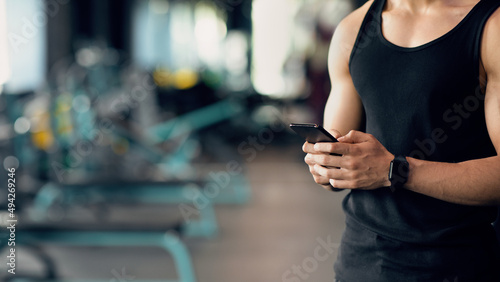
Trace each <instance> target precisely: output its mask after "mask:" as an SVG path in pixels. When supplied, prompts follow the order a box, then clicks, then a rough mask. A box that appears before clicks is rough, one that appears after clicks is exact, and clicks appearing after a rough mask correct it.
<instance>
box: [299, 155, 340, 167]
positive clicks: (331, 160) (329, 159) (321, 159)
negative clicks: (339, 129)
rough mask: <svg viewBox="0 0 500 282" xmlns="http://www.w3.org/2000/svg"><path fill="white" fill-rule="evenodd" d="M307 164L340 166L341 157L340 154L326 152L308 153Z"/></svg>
mask: <svg viewBox="0 0 500 282" xmlns="http://www.w3.org/2000/svg"><path fill="white" fill-rule="evenodd" d="M308 161H309V163H307V164H309V165H315V164H318V165H321V166H326V167H342V164H343V161H344V160H343V159H342V157H341V156H334V155H327V154H315V155H312V154H310V157H309V158H308Z"/></svg>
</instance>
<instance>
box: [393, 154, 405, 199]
mask: <svg viewBox="0 0 500 282" xmlns="http://www.w3.org/2000/svg"><path fill="white" fill-rule="evenodd" d="M409 174H410V164H408V161H407V160H406V157H405V156H395V157H394V160H392V162H391V166H390V168H389V181H390V182H391V186H390V189H391V191H392V192H395V191H397V190H399V189H401V188H403V186H404V185H405V183H406V182H407V181H408V175H409Z"/></svg>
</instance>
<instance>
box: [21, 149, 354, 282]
mask: <svg viewBox="0 0 500 282" xmlns="http://www.w3.org/2000/svg"><path fill="white" fill-rule="evenodd" d="M277 145H278V144H275V145H274V146H273V144H271V145H269V146H267V148H266V149H265V150H263V151H261V152H259V153H258V154H257V157H256V158H255V159H254V160H253V161H252V162H248V163H246V170H247V172H246V173H247V177H248V179H249V181H250V184H251V188H252V199H251V200H250V202H249V203H247V204H243V205H216V207H215V209H216V215H217V220H218V225H219V233H218V235H217V236H215V237H214V238H210V239H207V238H205V239H196V238H188V239H183V240H184V242H185V243H186V245H187V247H188V249H189V253H190V254H191V256H192V261H193V265H194V269H195V272H196V277H197V279H198V281H200V282H255V281H263V282H267V281H284V282H286V281H333V278H334V272H333V263H334V262H335V259H336V256H337V246H338V243H339V242H340V238H341V235H342V231H343V230H344V215H343V213H342V209H341V202H342V199H343V197H344V195H345V193H344V192H340V193H333V192H327V191H324V190H323V189H322V188H321V187H319V186H316V185H315V183H314V182H313V180H312V177H311V176H310V175H309V172H308V170H307V166H306V165H305V164H304V163H303V157H304V154H303V153H302V152H301V144H299V143H298V144H291V145H287V146H284V147H282V146H277ZM163 209H164V208H163V207H161V206H150V207H141V208H139V207H137V208H136V210H135V211H134V213H135V214H136V216H137V217H142V218H147V220H148V222H149V221H151V222H154V221H161V220H162V216H161V213H162V212H164V211H163ZM114 212H120V211H119V210H115V211H114ZM123 212H126V209H124V210H123ZM128 212H130V210H129V211H128ZM128 214H130V213H128ZM44 250H45V251H46V252H47V253H48V254H49V255H50V256H51V257H52V258H53V259H54V261H55V263H56V264H57V269H58V272H59V273H60V275H61V276H63V277H66V278H71V279H104V280H105V281H108V280H109V281H120V282H122V281H142V280H162V279H166V278H169V279H173V278H175V277H176V272H175V268H174V266H173V262H172V260H171V258H170V257H169V255H168V254H167V253H165V252H164V251H162V250H159V249H155V248H132V247H131V248H102V247H98V248H97V247H93V248H89V247H85V248H84V247H60V246H46V247H44ZM23 261H24V262H23ZM18 267H19V270H20V271H21V270H23V269H24V270H25V271H33V272H39V271H41V270H40V266H39V265H37V263H36V262H35V261H34V260H33V258H30V255H29V254H28V253H27V252H26V253H23V251H20V252H19V263H18ZM37 268H38V269H37Z"/></svg>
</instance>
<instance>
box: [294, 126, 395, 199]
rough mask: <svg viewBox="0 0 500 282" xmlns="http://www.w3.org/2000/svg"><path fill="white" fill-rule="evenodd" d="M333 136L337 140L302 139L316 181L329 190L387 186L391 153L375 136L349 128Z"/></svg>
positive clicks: (306, 158) (307, 160) (368, 188)
mask: <svg viewBox="0 0 500 282" xmlns="http://www.w3.org/2000/svg"><path fill="white" fill-rule="evenodd" d="M337 133H338V132H337ZM338 135H340V134H337V136H338ZM334 136H335V134H334ZM337 136H335V137H337ZM337 139H338V140H339V142H335V143H334V142H322V143H316V144H311V143H308V142H306V143H305V144H304V146H303V150H304V152H306V153H307V155H306V157H305V162H306V163H307V164H308V165H309V170H310V172H311V174H312V175H313V177H314V181H315V182H316V183H318V184H320V185H321V186H323V187H324V188H326V189H329V190H331V187H332V186H333V187H335V188H341V189H363V190H370V189H376V188H379V187H386V186H390V185H391V183H390V181H389V178H388V174H389V167H390V163H391V161H392V160H393V159H394V155H392V154H391V153H389V152H388V151H387V150H386V149H385V147H384V146H383V145H382V144H380V142H379V141H378V140H377V139H376V138H375V137H373V136H372V135H370V134H367V133H363V132H359V131H354V130H353V131H351V132H349V134H347V135H345V136H343V137H338V138H337Z"/></svg>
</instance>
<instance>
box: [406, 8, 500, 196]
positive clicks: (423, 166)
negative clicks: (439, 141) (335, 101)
mask: <svg viewBox="0 0 500 282" xmlns="http://www.w3.org/2000/svg"><path fill="white" fill-rule="evenodd" d="M499 45H500V10H497V11H496V12H495V13H494V14H493V15H492V16H491V18H490V19H489V20H488V22H487V24H486V26H485V30H484V34H483V42H482V50H481V53H482V54H481V57H482V62H483V64H484V69H485V71H486V75H487V86H486V99H485V112H486V123H487V126H488V133H489V135H490V138H491V141H492V142H493V144H494V146H495V149H496V151H497V154H498V153H499V152H500V53H499V52H498V46H499ZM408 162H409V163H410V176H409V179H408V183H407V184H406V188H407V189H409V190H412V191H415V192H418V193H422V194H425V195H428V196H431V197H434V198H438V199H441V200H445V201H449V202H454V203H460V204H466V205H497V204H500V156H498V155H497V156H495V157H490V158H486V159H479V160H471V161H466V162H462V163H458V164H447V163H435V162H428V161H421V160H417V159H412V158H408Z"/></svg>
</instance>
